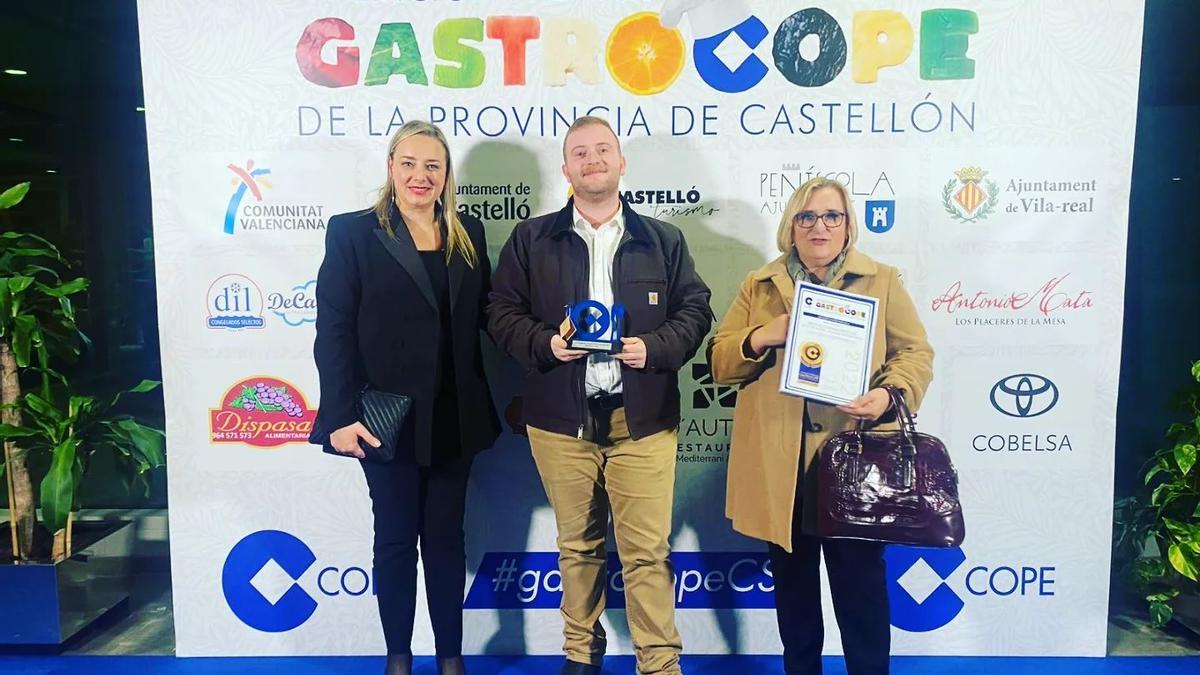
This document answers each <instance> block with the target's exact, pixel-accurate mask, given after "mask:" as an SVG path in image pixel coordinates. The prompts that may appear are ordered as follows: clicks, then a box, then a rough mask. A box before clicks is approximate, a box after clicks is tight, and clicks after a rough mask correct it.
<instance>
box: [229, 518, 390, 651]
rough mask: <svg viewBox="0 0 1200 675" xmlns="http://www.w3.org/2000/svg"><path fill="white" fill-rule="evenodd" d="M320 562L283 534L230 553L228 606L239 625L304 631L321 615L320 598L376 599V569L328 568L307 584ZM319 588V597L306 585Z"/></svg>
mask: <svg viewBox="0 0 1200 675" xmlns="http://www.w3.org/2000/svg"><path fill="white" fill-rule="evenodd" d="M316 563H317V556H316V554H314V553H313V550H312V549H311V548H309V546H308V545H307V544H305V543H304V542H303V541H301V540H300V539H298V538H297V537H296V536H294V535H292V534H289V533H287V532H281V531H279V530H260V531H258V532H254V533H252V534H248V535H246V536H245V537H243V538H242V540H241V541H239V542H238V543H237V544H234V546H233V548H232V549H230V551H229V555H228V556H226V558H225V565H224V566H223V567H222V569H221V591H222V592H223V593H224V595H225V603H226V604H227V605H229V609H230V610H231V611H232V612H233V614H234V616H236V617H237V618H238V620H239V621H241V622H242V623H244V624H246V625H247V626H249V627H251V628H254V629H255V630H260V631H263V632H264V633H284V632H287V631H290V630H293V629H295V628H299V627H300V626H302V625H304V623H305V622H306V621H308V620H309V619H310V618H311V617H312V615H313V614H314V613H315V612H316V611H317V604H318V603H317V598H318V597H321V598H338V599H344V598H358V597H361V596H366V595H374V593H375V582H374V573H373V571H372V570H371V568H370V567H359V566H347V567H345V568H342V567H338V566H334V565H325V566H323V567H321V569H320V570H319V571H317V572H316V574H315V579H314V580H313V581H315V583H313V581H304V577H305V575H306V573H307V572H308V571H309V570H310V569H312V568H313V566H314V565H316ZM305 583H307V584H309V585H310V586H315V592H314V593H310V592H309V591H308V590H305V588H304V585H303V584H305Z"/></svg>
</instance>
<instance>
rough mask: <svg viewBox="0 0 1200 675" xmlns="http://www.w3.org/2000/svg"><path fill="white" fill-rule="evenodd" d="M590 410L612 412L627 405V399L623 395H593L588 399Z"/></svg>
mask: <svg viewBox="0 0 1200 675" xmlns="http://www.w3.org/2000/svg"><path fill="white" fill-rule="evenodd" d="M587 402H588V408H590V409H591V410H604V411H608V412H611V411H613V410H616V409H617V408H620V407H621V406H623V405H625V397H624V396H622V395H621V394H593V395H591V396H589V397H588V400H587Z"/></svg>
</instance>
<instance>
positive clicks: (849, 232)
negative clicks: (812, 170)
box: [775, 178, 858, 253]
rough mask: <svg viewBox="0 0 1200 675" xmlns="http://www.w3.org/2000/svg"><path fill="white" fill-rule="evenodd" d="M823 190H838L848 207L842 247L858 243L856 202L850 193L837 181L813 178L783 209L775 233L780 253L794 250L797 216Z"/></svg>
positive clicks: (794, 193)
mask: <svg viewBox="0 0 1200 675" xmlns="http://www.w3.org/2000/svg"><path fill="white" fill-rule="evenodd" d="M821 188H833V189H834V190H837V191H838V194H840V195H841V196H842V203H843V204H845V205H846V223H845V226H846V245H845V246H844V247H842V250H843V251H844V250H846V249H848V248H850V247H851V246H853V245H854V243H855V242H856V241H858V217H857V216H855V215H854V202H853V201H851V199H850V191H849V190H847V189H846V186H845V185H842V184H841V183H839V182H837V181H836V180H831V179H829V178H813V179H811V180H809V181H807V182H805V183H804V184H803V185H801V186H800V187H798V188H796V191H795V192H793V193H792V196H791V198H790V199H788V203H787V206H785V207H784V209H783V216H782V217H780V219H779V230H778V231H777V232H776V233H775V243H776V244H777V245H778V246H779V252H780V253H788V252H790V251H791V250H792V247H793V245H794V242H793V239H792V221H794V220H795V219H796V214H798V213H800V212H801V211H803V210H804V207H805V206H806V205H807V204H808V200H809V199H810V198H812V195H813V193H814V192H816V191H817V190H820V189H821Z"/></svg>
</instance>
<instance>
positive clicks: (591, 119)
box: [562, 115, 621, 159]
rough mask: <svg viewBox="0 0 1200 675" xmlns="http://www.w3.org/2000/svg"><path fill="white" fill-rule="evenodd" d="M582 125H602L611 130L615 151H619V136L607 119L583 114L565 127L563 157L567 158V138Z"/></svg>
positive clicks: (582, 126)
mask: <svg viewBox="0 0 1200 675" xmlns="http://www.w3.org/2000/svg"><path fill="white" fill-rule="evenodd" d="M584 127H604V128H605V129H608V130H609V131H611V132H612V135H613V138H615V139H617V152H618V153H619V152H621V138H620V137H619V136H617V132H616V131H615V130H613V128H612V125H611V124H609V123H608V120H606V119H604V118H603V117H596V116H595V115H584V116H583V117H576V118H575V121H574V122H571V127H570V128H569V129H567V133H566V134H565V135H564V136H563V147H562V153H563V159H566V158H567V139H569V138H571V134H573V133H575V132H576V131H579V130H580V129H582V128H584Z"/></svg>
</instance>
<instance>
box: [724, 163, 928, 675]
mask: <svg viewBox="0 0 1200 675" xmlns="http://www.w3.org/2000/svg"><path fill="white" fill-rule="evenodd" d="M857 226H858V223H857V222H856V219H855V216H854V207H853V204H852V203H851V200H850V198H849V195H848V194H847V192H846V188H845V187H844V186H843V185H842V184H841V183H838V182H836V181H832V180H827V179H824V178H816V179H813V180H810V181H808V182H806V183H805V184H804V185H801V186H800V187H799V188H798V189H797V190H796V192H795V193H794V194H793V195H792V197H791V199H790V200H789V201H788V204H787V208H786V209H784V213H783V217H782V218H781V219H780V223H779V233H778V243H779V250H780V251H782V252H783V255H781V256H780V257H778V258H776V259H775V260H773V261H771V262H770V263H767V265H765V266H764V267H762V268H760V269H758V270H755V271H754V272H751V273H750V274H749V275H748V276H747V277H746V279H745V280H744V281H743V282H742V286H741V290H740V292H739V293H738V297H737V299H735V300H734V302H733V306H732V307H730V308H729V311H728V312H727V313H726V314H725V319H724V321H723V322H722V323H721V326H720V328H719V329H718V331H717V333H716V335H715V336H713V338H712V339H711V340H710V342H709V345H708V360H709V364H710V366H711V368H712V374H713V379H714V380H716V381H717V382H719V383H721V384H729V385H738V386H739V391H738V397H737V407H736V409H735V410H734V414H733V439H732V447H731V449H730V456H729V490H728V496H727V500H726V506H725V513H726V515H727V516H728V517H729V518H730V519H732V520H733V527H734V529H735V530H737V531H738V532H741V533H743V534H746V535H748V536H751V537H755V538H758V539H763V540H765V541H767V542H768V549H769V552H770V558H771V567H772V573H773V575H774V579H775V606H776V615H777V618H778V621H779V635H780V638H781V639H782V641H783V659H784V669H785V672H786V673H805V674H806V675H807V674H813V673H820V672H821V646H822V644H823V642H824V628H823V623H822V617H821V589H820V575H819V564H820V557H821V551H822V550H824V554H825V567H826V571H827V573H828V576H829V584H830V591H831V593H832V595H833V606H834V613H835V615H836V617H837V622H838V626H839V628H840V629H841V634H842V647H843V650H844V652H845V654H846V666H847V671H848V672H849V675H879V674H881V673H887V670H888V653H889V650H890V644H891V638H890V630H891V629H890V621H889V616H888V601H887V588H886V582H885V580H884V562H883V545H882V544H879V543H876V542H868V541H861V540H850V539H821V538H819V537H817V536H816V500H817V483H816V481H817V470H816V469H817V462H816V459H817V455H818V452H819V450H820V448H821V445H822V444H823V443H824V442H825V440H826V439H827V438H828V437H829V436H831V435H832V434H835V433H837V432H839V431H843V430H847V429H851V428H853V427H854V426H855V425H856V424H857V423H858V421H859V420H864V421H866V422H868V423H871V424H874V423H881V424H882V423H887V420H888V417H894V413H893V412H891V411H890V410H889V407H890V405H891V403H890V400H889V397H888V395H887V392H886V391H885V390H884V389H883V386H884V385H891V386H894V387H896V388H898V389H900V390H901V391H902V392H903V394H904V397H905V400H906V401H907V402H908V404H909V405H910V406H911V407H912V408H914V409H915V408H916V407H917V406H918V405H919V404H920V402H921V398H922V397H923V396H924V395H925V390H926V389H927V388H928V387H929V382H930V380H931V379H932V368H933V350H932V349H931V348H930V346H929V343H928V341H927V340H926V337H925V328H924V326H922V325H921V320H920V318H919V317H918V316H917V310H916V307H915V306H914V305H913V302H912V298H910V297H909V295H908V293H907V292H906V291H905V290H904V287H903V286H902V285H901V283H900V276H899V274H898V273H897V271H896V269H895V268H893V267H889V266H887V265H883V264H881V263H878V262H875V261H874V260H872V259H871V258H869V257H867V256H866V255H864V254H862V253H860V252H858V251H857V250H855V248H854V243H855V240H856V239H857ZM797 280H801V281H808V282H810V283H816V284H820V285H823V286H828V287H829V288H834V289H841V290H845V291H848V292H850V293H858V294H861V295H868V296H871V297H874V298H876V299H877V300H879V306H878V312H879V321H878V322H877V327H876V330H875V336H874V350H873V357H872V358H873V362H872V363H871V370H872V373H873V375H872V378H871V388H870V389H869V391H867V393H866V394H865V395H863V396H862V397H860V398H859V399H857V400H856V401H854V402H853V403H851V404H850V405H846V406H837V407H834V406H830V405H824V404H821V403H817V402H815V401H814V402H808V401H806V400H805V399H803V398H799V397H793V396H788V395H786V394H781V393H779V379H780V371H781V368H782V362H783V345H784V342H785V341H786V338H787V331H788V312H790V311H791V305H792V297H793V294H794V290H795V283H796V281H797Z"/></svg>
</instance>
